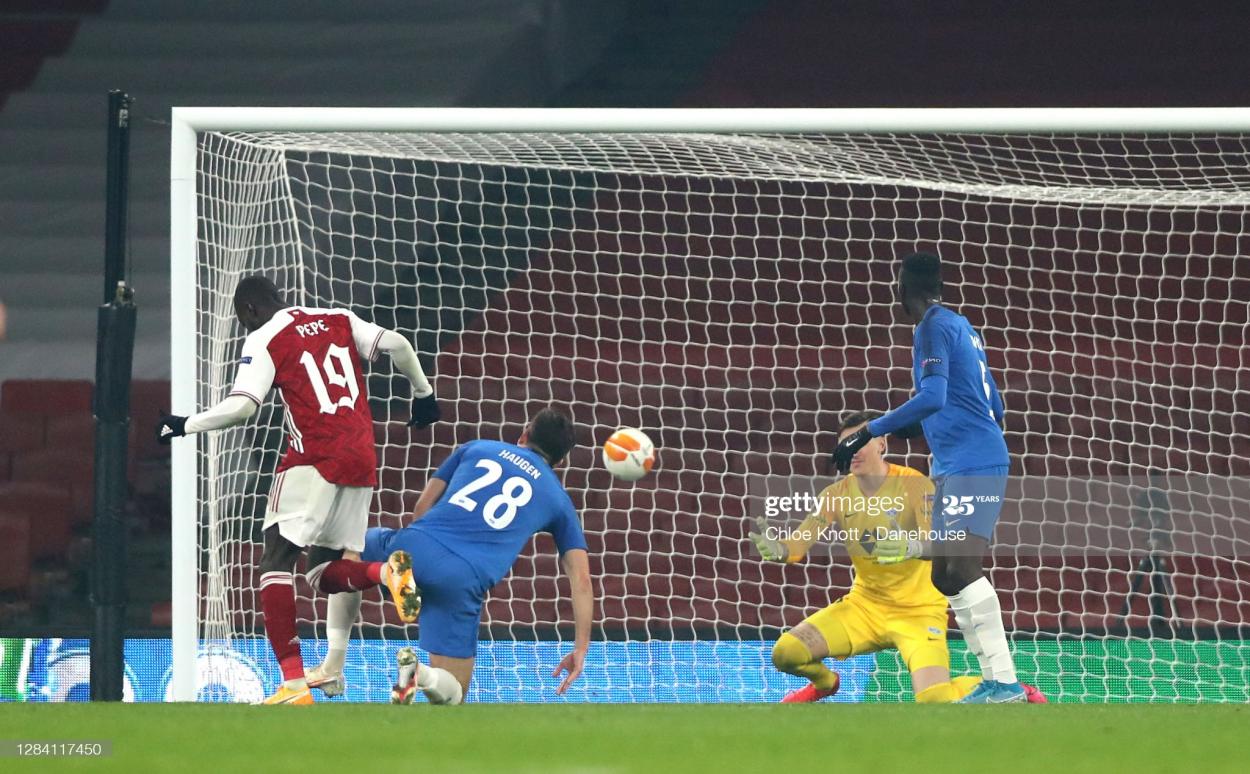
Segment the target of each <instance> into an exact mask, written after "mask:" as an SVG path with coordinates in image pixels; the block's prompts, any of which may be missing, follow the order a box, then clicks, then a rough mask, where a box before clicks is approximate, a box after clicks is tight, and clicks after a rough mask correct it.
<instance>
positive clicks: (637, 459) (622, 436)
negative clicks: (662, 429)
mask: <svg viewBox="0 0 1250 774" xmlns="http://www.w3.org/2000/svg"><path fill="white" fill-rule="evenodd" d="M654 465H655V444H653V443H651V439H650V438H648V437H647V434H646V433H644V432H642V431H641V430H638V429H636V428H633V427H622V428H621V429H619V430H617V431H616V432H615V433H612V437H610V438H608V440H607V441H606V442H605V443H604V444H603V466H604V467H605V468H607V469H608V472H609V473H611V474H612V475H614V476H616V477H617V478H619V479H621V480H622V481H637V480H638V479H640V478H642V477H643V476H645V475H647V473H648V472H649V471H650V470H651V468H652V467H653V466H654Z"/></svg>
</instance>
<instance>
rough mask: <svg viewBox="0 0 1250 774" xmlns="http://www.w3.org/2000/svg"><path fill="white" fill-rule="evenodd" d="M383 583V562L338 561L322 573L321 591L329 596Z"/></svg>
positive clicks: (331, 563)
mask: <svg viewBox="0 0 1250 774" xmlns="http://www.w3.org/2000/svg"><path fill="white" fill-rule="evenodd" d="M381 582H382V563H381V562H357V561H353V560H351V559H336V560H334V561H333V562H330V563H329V564H327V565H326V568H325V570H323V571H322V572H321V584H320V586H321V590H322V591H324V592H326V593H327V594H337V593H338V592H340V591H360V590H361V589H367V588H372V587H373V586H376V585H378V584H379V583H381Z"/></svg>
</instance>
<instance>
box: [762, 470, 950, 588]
mask: <svg viewBox="0 0 1250 774" xmlns="http://www.w3.org/2000/svg"><path fill="white" fill-rule="evenodd" d="M932 506H933V483H932V482H931V481H929V479H928V477H927V476H925V475H924V474H923V473H921V472H920V471H918V470H915V469H913V468H909V467H905V466H903V465H894V464H890V471H889V473H888V474H887V475H886V478H885V482H884V483H883V484H882V485H881V487H880V488H879V489H878V490H877V491H875V492H873V493H872V494H866V493H865V492H864V491H863V490H861V489H860V486H859V482H858V481H857V480H856V478H855V476H853V475H851V476H847V477H846V478H844V479H842V480H841V481H838V482H837V483H835V484H831V485H830V486H828V487H826V488H825V490H824V491H822V492H821V493H820V502H819V506H818V507H817V509H816V511H815V512H813V513H812V514H811V515H810V516H808V517H807V519H805V520H804V522H803V526H802V527H800V532H802V533H803V534H808V535H812V536H813V539H812V540H791V541H786V542H787V545H788V547H789V549H790V561H798V560H799V559H802V558H803V556H804V555H805V554H806V553H807V550H808V549H809V548H810V547H811V545H812V543H814V542H816V540H817V539H819V536H821V535H828V536H830V537H832V538H833V539H837V540H841V541H842V543H843V544H844V545H845V546H846V550H847V553H848V554H850V557H851V564H852V565H853V566H854V568H855V582H854V585H853V586H852V588H851V591H852V592H858V593H860V594H862V595H863V596H864V597H866V598H868V599H871V600H873V601H875V602H880V603H883V604H888V605H894V606H898V607H923V606H928V605H940V606H942V607H943V608H945V606H946V597H944V596H942V594H941V592H939V591H938V590H937V588H935V587H934V585H933V580H932V578H931V577H930V571H931V564H932V563H931V562H929V561H928V560H926V559H909V560H907V561H905V562H900V563H898V564H892V565H885V564H877V563H876V561H875V560H874V559H873V558H872V552H873V548H874V547H875V546H876V542H877V539H878V537H882V536H885V535H887V534H890V533H895V534H899V533H911V534H912V535H913V536H914V535H915V534H916V532H917V531H919V530H928V529H930V524H931V521H930V512H931V509H932ZM804 528H806V529H804ZM926 542H927V540H926Z"/></svg>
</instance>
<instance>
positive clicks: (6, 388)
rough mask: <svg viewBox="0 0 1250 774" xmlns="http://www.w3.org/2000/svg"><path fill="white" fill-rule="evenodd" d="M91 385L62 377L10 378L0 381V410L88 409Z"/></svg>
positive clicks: (54, 411) (51, 412) (65, 411)
mask: <svg viewBox="0 0 1250 774" xmlns="http://www.w3.org/2000/svg"><path fill="white" fill-rule="evenodd" d="M92 390H93V385H92V384H91V382H88V381H72V380H64V379H10V380H8V381H6V382H5V383H4V384H2V385H0V413H7V414H43V415H58V414H76V413H77V414H81V413H84V412H85V413H87V414H90V413H91V396H92Z"/></svg>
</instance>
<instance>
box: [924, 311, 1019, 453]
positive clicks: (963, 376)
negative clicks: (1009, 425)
mask: <svg viewBox="0 0 1250 774" xmlns="http://www.w3.org/2000/svg"><path fill="white" fill-rule="evenodd" d="M932 375H941V376H945V377H946V380H947V386H946V404H945V405H944V406H942V408H941V409H939V410H938V411H935V412H934V413H932V414H930V415H929V416H927V417H925V418H924V419H923V420H922V421H921V425H922V426H923V427H924V437H925V440H926V441H928V443H929V451H930V452H932V454H933V470H932V471H931V472H932V475H933V476H934V477H935V478H936V477H939V476H945V475H949V474H951V473H957V472H960V471H964V470H973V469H976V468H986V467H991V466H998V465H1007V464H1008V463H1009V458H1008V456H1007V442H1006V441H1004V440H1003V430H1002V428H1001V427H1000V426H999V422H1001V421H1002V419H1003V401H1002V398H1001V397H1000V396H999V394H998V386H997V385H996V384H994V377H993V375H992V374H990V367H989V362H988V361H987V360H986V359H985V345H984V344H983V343H982V341H981V337H980V336H979V335H978V334H977V332H976V331H975V330H973V328H972V324H971V323H969V322H968V320H967V318H965V317H964V316H963V315H961V314H958V313H956V312H952V311H951V310H950V309H947V308H946V307H944V306H941V305H934V306H931V307H929V310H928V311H927V312H925V315H924V318H923V319H922V320H921V321H920V324H919V325H917V326H916V333H915V338H914V339H913V340H912V379H913V381H914V382H915V385H916V388H917V389H920V385H921V382H923V381H924V379H925V377H927V376H932Z"/></svg>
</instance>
